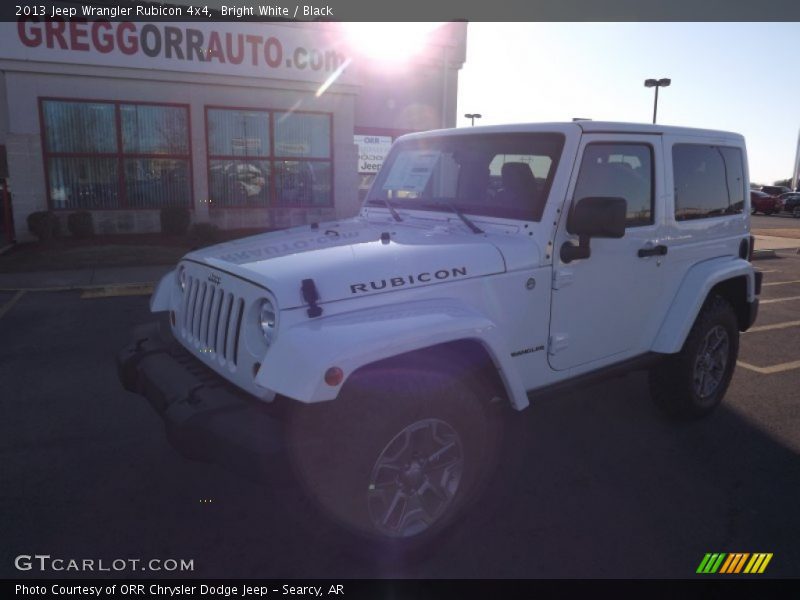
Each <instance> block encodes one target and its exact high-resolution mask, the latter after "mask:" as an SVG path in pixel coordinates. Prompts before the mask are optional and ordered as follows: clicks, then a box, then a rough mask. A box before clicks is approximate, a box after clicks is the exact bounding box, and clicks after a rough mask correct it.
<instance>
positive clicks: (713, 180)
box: [672, 144, 746, 221]
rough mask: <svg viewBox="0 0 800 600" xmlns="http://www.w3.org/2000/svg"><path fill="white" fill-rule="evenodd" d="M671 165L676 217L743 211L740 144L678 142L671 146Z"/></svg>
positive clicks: (692, 217) (683, 217) (707, 216)
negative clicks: (738, 146)
mask: <svg viewBox="0 0 800 600" xmlns="http://www.w3.org/2000/svg"><path fill="white" fill-rule="evenodd" d="M672 168H673V181H674V183H675V219H676V220H677V221H688V220H691V219H705V218H709V217H718V216H723V215H735V214H740V213H742V212H743V211H744V204H745V192H746V190H745V182H744V160H743V156H742V150H741V149H740V148H735V147H732V146H714V145H705V144H676V145H674V146H673V147H672Z"/></svg>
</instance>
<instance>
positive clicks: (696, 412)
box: [649, 295, 739, 419]
mask: <svg viewBox="0 0 800 600" xmlns="http://www.w3.org/2000/svg"><path fill="white" fill-rule="evenodd" d="M717 343H718V344H720V345H721V346H720V347H719V348H718V349H717V350H716V351H715V352H710V350H711V349H712V348H713V344H717ZM738 355H739V326H738V322H737V320H736V314H735V313H734V311H733V307H732V306H731V305H730V303H729V302H728V301H727V300H725V299H724V298H722V297H721V296H718V295H715V296H712V297H710V298H709V299H708V300H707V301H706V303H705V305H704V306H703V308H702V309H701V311H700V314H699V315H698V317H697V320H696V321H695V323H694V325H693V326H692V329H691V331H690V332H689V335H688V337H687V338H686V341H685V342H684V344H683V348H681V351H680V352H679V353H677V354H672V355H669V356H667V357H666V358H665V359H664V360H663V361H662V362H661V363H659V364H658V365H657V366H655V367H653V368H652V369H651V370H650V374H649V381H650V395H651V396H652V398H653V401H654V402H655V403H656V405H657V406H658V407H659V408H661V409H662V410H663V411H664V412H665V413H666V414H668V415H669V416H671V417H675V418H679V419H697V418H700V417H703V416H706V415H708V414H709V413H711V412H712V411H713V410H714V409H715V408H716V407H717V406H718V405H719V403H720V402H721V401H722V398H723V396H725V392H726V391H727V389H728V385H729V384H730V382H731V377H732V376H733V370H734V368H735V366H736V359H737V357H738ZM723 359H724V365H722V364H720V361H722V360H723ZM706 367H707V368H706Z"/></svg>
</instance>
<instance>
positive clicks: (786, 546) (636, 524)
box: [0, 252, 800, 579]
mask: <svg viewBox="0 0 800 600" xmlns="http://www.w3.org/2000/svg"><path fill="white" fill-rule="evenodd" d="M757 268H759V269H760V270H762V271H764V288H763V293H762V296H761V298H762V305H761V313H760V316H759V319H758V321H757V322H756V325H755V327H754V328H753V330H752V331H750V332H747V333H745V334H743V335H742V339H741V353H740V364H739V367H738V368H737V370H736V373H735V375H734V378H733V382H732V384H731V387H730V389H729V391H728V394H727V396H726V398H725V401H724V402H723V405H722V407H721V408H720V409H719V410H718V411H717V412H715V413H714V414H713V415H712V416H711V417H709V418H707V419H705V420H702V421H697V422H692V423H674V422H671V421H669V420H666V419H664V418H663V417H662V416H661V415H660V414H659V413H658V412H657V411H656V410H655V408H654V407H653V406H652V404H651V402H650V399H649V394H648V389H647V383H646V377H645V376H644V374H642V373H634V374H630V375H628V376H626V377H624V378H620V379H615V380H611V381H607V382H603V383H599V384H596V385H593V386H590V387H587V388H583V389H581V390H576V391H572V392H568V393H560V394H557V395H552V396H548V397H544V398H542V399H540V400H538V401H536V402H535V403H534V404H533V405H532V406H531V407H530V408H529V409H527V410H526V411H524V412H522V413H519V414H517V415H515V416H514V418H513V420H512V421H511V422H510V424H509V428H508V431H507V440H508V444H507V448H506V450H505V452H504V454H503V457H502V460H501V463H500V465H499V470H498V473H497V476H496V477H495V478H494V480H493V482H492V484H491V486H490V489H489V490H488V492H487V494H486V495H485V497H484V498H483V499H482V500H481V501H480V502H479V503H478V504H477V506H475V508H474V509H473V510H472V511H471V512H470V513H469V514H468V515H467V516H466V517H465V518H464V519H463V520H461V521H460V522H459V523H458V524H456V526H455V527H453V528H452V530H451V531H450V532H449V533H448V535H447V536H445V537H444V538H443V539H441V540H439V542H438V543H437V544H436V546H435V547H433V548H432V549H431V550H430V552H428V553H427V555H426V556H425V557H424V559H421V560H416V561H409V562H393V561H387V560H380V558H381V557H376V556H373V557H372V559H367V558H365V557H364V556H363V555H362V554H360V553H358V552H355V551H352V550H353V549H352V548H347V547H345V548H344V549H343V547H342V542H341V540H340V538H339V531H338V530H337V529H336V528H335V527H332V526H331V525H329V524H328V523H327V522H326V521H324V520H323V519H321V518H320V517H319V515H318V514H317V513H316V511H315V510H314V509H313V507H312V504H311V502H310V501H309V499H308V498H306V497H304V495H303V493H302V492H301V491H300V490H299V489H298V488H297V487H296V486H295V485H294V484H293V483H292V482H291V481H276V480H273V479H272V478H271V476H270V465H268V464H264V465H262V467H263V468H261V469H258V470H257V471H253V472H250V473H245V474H242V473H237V472H234V471H232V470H231V469H230V468H227V467H226V466H219V465H213V464H204V463H197V462H192V461H188V460H186V459H184V458H182V457H180V456H179V455H178V454H177V453H176V452H175V451H174V450H173V449H172V448H171V446H170V445H169V444H168V443H167V440H166V438H165V435H164V430H163V427H162V426H161V423H160V420H159V419H158V417H157V416H156V415H155V414H154V413H153V411H152V410H151V408H150V407H149V406H148V405H147V403H146V402H145V401H144V400H143V399H141V398H140V397H138V396H136V395H133V394H130V393H128V392H125V391H124V390H123V389H122V388H121V386H120V384H119V382H118V381H117V375H116V371H115V365H114V355H115V353H116V351H117V350H118V349H119V348H121V347H122V346H124V345H125V344H126V343H127V342H128V341H129V338H130V332H131V330H132V328H133V327H134V325H136V324H138V323H142V322H146V321H148V320H150V318H151V315H149V314H148V310H147V299H146V296H127V297H107V298H91V297H85V298H82V297H81V293H80V292H78V291H67V292H49V293H47V292H27V293H24V294H18V293H14V292H0V314H2V316H0V340H2V341H3V343H2V346H0V389H2V397H3V400H2V402H0V464H2V465H3V467H2V469H3V477H2V480H3V485H2V486H0V515H2V522H1V523H0V527H2V531H0V539H2V545H1V546H2V547H1V548H0V576H2V577H37V578H38V577H43V576H44V577H46V576H62V577H63V576H74V575H77V576H84V577H85V576H87V575H91V574H87V573H77V574H76V573H64V572H61V573H49V574H41V573H38V572H20V571H17V570H16V569H15V568H14V564H13V561H14V557H15V556H17V555H20V554H36V553H38V554H49V555H51V556H53V557H63V558H78V559H82V558H93V559H98V558H104V559H106V560H108V561H110V560H112V559H114V558H133V557H139V558H143V559H150V558H162V559H163V558H178V559H191V560H193V561H194V571H193V572H191V573H175V574H174V575H175V576H193V577H257V578H273V579H276V578H283V579H287V578H292V579H305V578H314V577H316V578H340V579H341V578H351V577H356V578H358V577H413V578H429V577H430V578H440V577H441V578H471V577H486V578H512V577H514V578H533V577H536V578H539V577H637V578H638V577H693V576H695V570H696V569H697V566H698V564H699V563H700V561H701V559H702V558H703V556H704V554H705V553H707V552H751V553H753V552H770V553H774V558H773V559H772V562H771V563H770V564H769V567H768V569H767V571H766V572H765V574H764V575H763V577H769V576H783V577H797V576H800V544H798V543H797V532H798V531H800V511H798V510H797V506H798V505H797V502H798V492H800V410H798V407H799V405H800V393H798V389H800V341H798V340H800V256H798V255H796V254H794V253H793V252H779V253H778V255H777V258H774V259H770V260H763V261H759V263H758V265H757ZM333 426H335V424H334V425H333ZM106 575H108V574H106ZM111 575H115V574H113V573H112V574H111ZM116 575H117V576H120V575H123V576H126V577H130V576H133V577H135V576H138V575H143V576H148V577H152V576H163V575H168V574H167V573H153V572H147V573H136V572H124V573H121V574H120V573H117V574H116Z"/></svg>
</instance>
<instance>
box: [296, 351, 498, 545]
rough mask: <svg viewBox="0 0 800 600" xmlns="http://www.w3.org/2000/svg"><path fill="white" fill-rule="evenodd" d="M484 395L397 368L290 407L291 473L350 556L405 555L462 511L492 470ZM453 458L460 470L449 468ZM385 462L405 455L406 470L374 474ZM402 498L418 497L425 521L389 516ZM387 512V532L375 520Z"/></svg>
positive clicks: (494, 427)
mask: <svg viewBox="0 0 800 600" xmlns="http://www.w3.org/2000/svg"><path fill="white" fill-rule="evenodd" d="M483 390H484V388H483V387H482V386H480V385H477V384H476V383H475V382H474V381H471V380H469V379H467V378H466V377H464V376H463V375H458V374H456V373H453V372H449V371H447V370H427V369H426V370H423V369H420V368H412V367H405V366H399V365H398V366H394V367H381V368H379V369H370V370H366V371H363V372H357V373H355V374H354V375H353V376H352V377H351V379H350V380H349V381H348V382H347V384H346V385H345V388H344V389H343V390H342V393H341V394H340V396H339V398H337V399H336V400H335V401H333V402H328V403H323V404H320V405H311V406H306V407H297V408H296V409H294V410H293V411H292V414H291V415H290V416H289V419H288V431H287V443H288V448H289V451H290V459H291V461H292V463H293V467H294V470H295V474H296V476H297V478H298V479H299V481H300V483H301V484H302V485H303V487H304V488H305V490H306V492H307V493H308V494H309V495H310V496H311V497H312V498H313V499H314V500H315V501H316V504H317V506H318V507H319V508H320V509H321V511H322V513H323V514H324V515H325V516H326V517H327V518H328V519H329V520H332V521H333V522H334V523H336V524H337V525H339V526H340V528H341V530H342V533H345V534H347V535H345V537H344V539H345V541H347V540H348V539H349V541H351V542H355V543H354V544H351V547H356V548H357V550H356V551H357V552H359V553H360V554H366V555H371V556H381V557H383V558H387V557H393V558H399V557H407V556H408V555H409V553H410V552H412V551H417V550H420V549H422V548H425V547H428V546H429V545H430V542H431V541H433V539H435V538H437V537H438V536H439V535H440V534H442V532H443V531H444V530H445V529H446V528H447V527H448V526H449V525H451V524H452V523H453V522H454V521H455V520H456V519H457V518H458V516H459V515H461V514H463V511H464V510H465V509H466V508H467V506H468V505H469V504H470V503H471V502H472V501H473V500H474V499H476V497H477V496H478V495H479V494H480V492H481V491H483V488H484V486H485V484H486V483H487V481H488V480H489V478H490V477H491V475H492V474H493V472H494V466H495V461H496V458H497V453H498V448H499V446H500V438H501V435H500V431H501V423H502V409H501V408H500V407H498V406H496V405H490V404H489V402H488V400H489V395H488V394H487V393H486V392H484V391H483ZM415 428H416V429H415ZM404 431H406V432H409V433H408V437H405V436H403V435H401V432H404ZM437 437H438V438H439V439H436V438H437ZM406 444H407V445H408V447H406ZM443 448H444V449H445V450H442V449H443ZM401 449H402V450H401ZM411 450H417V452H415V453H414V454H411ZM431 452H432V453H431ZM424 455H429V456H428V457H429V458H430V457H433V458H431V460H430V461H428V462H426V461H425V460H424V458H425V456H424ZM459 456H460V457H461V467H460V468H458V467H455V466H453V465H456V464H457V459H458V457H459ZM387 457H397V458H396V461H397V463H398V464H400V465H401V468H404V466H402V463H403V462H404V461H405V462H406V463H408V460H407V459H409V458H410V459H411V462H410V465H409V467H408V470H407V471H406V472H405V473H404V474H403V473H401V472H400V470H395V468H394V466H392V467H391V468H389V465H387V466H383V467H380V468H379V467H378V466H377V463H378V459H379V458H384V459H385V458H387ZM413 457H417V458H413ZM394 460H395V459H392V460H387V463H393V462H394ZM437 460H438V464H436V461H437ZM417 461H419V464H417ZM451 463H452V464H451ZM448 464H451V467H448V468H445V466H444V465H448ZM395 474H396V475H395ZM426 478H427V479H426ZM437 481H438V482H439V483H442V482H446V485H441V486H440V487H437V486H436V485H434V484H435V483H436V482H437ZM376 482H377V487H375V486H373V484H374V483H376ZM415 486H416V487H415ZM415 489H417V490H419V492H418V493H416V494H415V492H414V490H415ZM434 490H438V492H439V493H438V494H437V493H434ZM403 494H410V495H416V497H418V499H419V500H420V503H421V505H422V506H424V507H426V509H427V512H425V514H426V516H428V517H429V520H430V521H431V522H430V523H429V524H427V525H426V524H425V523H424V522H422V521H424V519H422V520H420V519H417V520H415V519H414V518H413V514H411V513H409V515H408V521H409V524H408V527H405V528H404V526H403V523H405V521H403V520H402V519H399V518H397V517H398V515H399V514H400V512H402V511H401V510H400V509H399V508H398V510H396V511H391V510H387V509H388V508H389V506H391V504H392V503H391V500H390V499H391V498H394V499H395V501H396V500H397V498H398V497H402V495H403ZM407 497H408V496H406V498H407ZM443 498H447V499H443ZM409 503H410V501H409ZM397 504H398V507H407V506H408V505H409V504H406V503H405V501H401V502H397ZM423 512H424V511H423ZM388 515H391V516H390V518H387V520H386V523H387V524H386V525H385V526H384V527H380V526H379V525H377V524H376V523H378V522H379V521H381V517H383V516H388ZM431 515H434V516H431ZM415 527H418V528H420V529H419V531H414V528H415ZM404 529H407V531H403V530H404ZM376 550H380V552H377V553H376V552H375V551H376Z"/></svg>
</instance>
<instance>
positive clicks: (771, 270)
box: [757, 269, 780, 273]
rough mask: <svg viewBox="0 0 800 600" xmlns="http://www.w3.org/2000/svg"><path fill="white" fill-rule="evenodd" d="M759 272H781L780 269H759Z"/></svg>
mask: <svg viewBox="0 0 800 600" xmlns="http://www.w3.org/2000/svg"><path fill="white" fill-rule="evenodd" d="M757 270H758V272H759V273H780V270H779V269H764V270H762V269H757Z"/></svg>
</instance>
